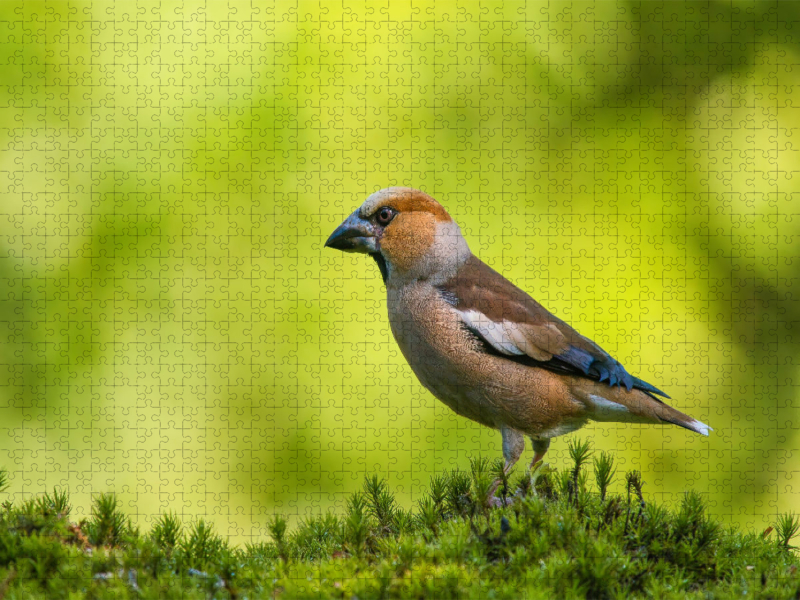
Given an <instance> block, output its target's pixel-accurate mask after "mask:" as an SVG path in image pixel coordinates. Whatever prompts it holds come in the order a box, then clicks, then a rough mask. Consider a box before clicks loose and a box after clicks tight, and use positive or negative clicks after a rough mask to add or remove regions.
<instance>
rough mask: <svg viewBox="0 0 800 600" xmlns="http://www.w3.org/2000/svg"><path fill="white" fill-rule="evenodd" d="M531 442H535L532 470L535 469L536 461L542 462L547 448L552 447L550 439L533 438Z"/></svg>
mask: <svg viewBox="0 0 800 600" xmlns="http://www.w3.org/2000/svg"><path fill="white" fill-rule="evenodd" d="M531 442H532V443H533V460H532V461H531V466H530V470H531V471H533V469H534V467H535V466H536V463H538V462H540V461H541V460H542V459H543V458H544V455H545V453H546V452H547V449H548V448H549V447H550V439H549V438H539V439H536V438H531Z"/></svg>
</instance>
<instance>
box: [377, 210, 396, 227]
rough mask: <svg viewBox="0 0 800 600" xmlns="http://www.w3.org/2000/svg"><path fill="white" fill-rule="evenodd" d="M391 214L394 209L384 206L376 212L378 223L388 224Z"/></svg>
mask: <svg viewBox="0 0 800 600" xmlns="http://www.w3.org/2000/svg"><path fill="white" fill-rule="evenodd" d="M393 216H394V211H393V210H392V209H391V208H389V207H388V206H384V207H383V208H382V209H381V210H380V211H379V212H378V223H380V224H381V225H388V224H389V221H391V220H392V217H393Z"/></svg>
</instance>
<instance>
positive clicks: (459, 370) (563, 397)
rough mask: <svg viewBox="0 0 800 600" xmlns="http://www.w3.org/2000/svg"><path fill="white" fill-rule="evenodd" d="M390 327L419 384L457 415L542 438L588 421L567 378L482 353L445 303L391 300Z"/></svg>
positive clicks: (411, 298) (408, 298) (400, 298)
mask: <svg viewBox="0 0 800 600" xmlns="http://www.w3.org/2000/svg"><path fill="white" fill-rule="evenodd" d="M392 300H394V302H393V301H392ZM422 306H425V307H426V309H427V310H426V311H425V312H422V310H421V309H420V308H417V307H422ZM389 322H390V324H391V328H392V333H393V334H394V337H395V339H396V340H397V343H398V345H399V346H400V350H401V352H402V353H403V356H404V357H405V358H406V360H407V361H408V364H409V365H410V366H411V369H412V370H413V371H414V374H415V375H416V376H417V379H419V381H420V383H422V385H423V386H425V388H427V389H428V390H429V391H430V392H431V393H432V394H433V395H434V396H436V397H437V398H438V399H439V400H441V401H442V402H443V403H444V404H446V405H447V406H448V407H450V408H451V409H452V410H454V411H455V412H456V413H458V414H459V415H461V416H463V417H466V418H468V419H472V420H473V421H477V422H478V423H481V424H483V425H486V426H488V427H493V428H500V427H502V426H507V427H511V428H514V429H517V430H518V431H522V432H524V433H527V434H529V435H542V436H544V437H550V436H549V435H548V434H551V435H559V434H560V428H563V427H564V426H565V422H568V423H572V422H573V421H575V423H574V425H575V427H579V426H580V425H581V424H582V423H583V422H584V421H585V418H584V417H583V415H582V414H581V411H582V409H581V406H580V405H578V404H576V403H574V402H573V401H572V399H571V398H570V397H569V393H568V389H567V387H566V384H565V378H564V377H563V376H559V375H556V374H554V373H550V372H548V371H546V370H544V369H536V368H532V367H524V366H520V365H517V364H516V363H513V362H511V361H508V360H505V359H503V358H498V357H495V356H490V355H488V354H485V353H482V352H479V351H478V350H477V349H476V348H475V346H474V342H473V341H471V338H470V336H469V334H468V333H467V331H466V330H465V329H464V327H463V326H462V324H461V321H460V320H459V319H458V317H457V315H455V314H454V311H452V310H450V307H447V306H445V305H444V303H436V302H432V301H430V300H429V299H427V298H422V299H421V298H420V295H416V296H405V297H399V298H394V299H393V298H392V296H391V294H390V302H389ZM575 427H572V429H574V428H575Z"/></svg>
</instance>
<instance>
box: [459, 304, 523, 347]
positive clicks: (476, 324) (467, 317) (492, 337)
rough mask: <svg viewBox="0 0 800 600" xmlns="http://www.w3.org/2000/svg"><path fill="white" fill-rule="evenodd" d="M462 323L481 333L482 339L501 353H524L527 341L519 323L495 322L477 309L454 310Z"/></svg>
mask: <svg viewBox="0 0 800 600" xmlns="http://www.w3.org/2000/svg"><path fill="white" fill-rule="evenodd" d="M456 312H457V313H458V314H459V315H460V316H461V318H462V319H463V321H464V323H466V324H467V325H468V326H469V327H471V328H472V329H474V330H475V331H477V332H478V333H480V334H481V336H482V337H483V339H485V340H486V341H487V342H489V343H490V344H491V345H492V347H493V348H494V349H495V350H497V351H498V352H502V353H503V354H511V355H516V356H520V355H522V354H526V352H525V350H527V346H528V341H527V340H526V339H525V335H524V334H523V332H522V331H520V330H519V325H517V324H516V323H512V322H511V321H502V322H500V323H497V322H495V321H492V320H491V319H490V318H489V317H487V316H486V315H485V314H483V313H482V312H480V311H477V310H459V311H456Z"/></svg>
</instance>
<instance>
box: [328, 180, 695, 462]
mask: <svg viewBox="0 0 800 600" xmlns="http://www.w3.org/2000/svg"><path fill="white" fill-rule="evenodd" d="M325 246H327V247H330V248H335V249H337V250H343V251H345V252H362V253H366V254H369V255H370V256H372V258H374V259H375V261H376V262H377V263H378V268H379V269H380V272H381V275H382V276H383V281H384V283H385V284H386V293H387V302H388V308H389V323H390V325H391V328H392V333H393V334H394V337H395V339H396V340H397V343H398V345H399V346H400V350H401V351H402V352H403V356H405V358H406V360H407V361H408V364H409V365H410V366H411V369H412V370H413V371H414V373H415V374H416V376H417V378H418V379H419V381H420V383H422V385H423V386H425V387H426V388H427V389H428V390H430V392H431V393H432V394H433V395H434V396H436V397H437V398H438V399H439V400H441V401H442V402H444V403H445V404H446V405H447V406H449V407H450V408H452V409H453V410H454V411H455V412H456V413H458V414H459V415H462V416H464V417H467V418H469V419H472V420H474V421H477V422H478V423H482V424H483V425H486V426H488V427H492V428H494V429H499V430H500V432H501V433H502V436H503V457H504V459H505V469H506V471H509V470H510V469H511V467H513V465H514V464H515V463H516V462H517V460H518V459H519V457H520V455H521V454H522V451H523V449H524V446H525V437H524V436H526V435H527V436H529V437H530V439H531V442H532V443H533V449H534V457H533V461H532V462H531V468H533V467H534V465H535V464H536V463H537V462H538V461H541V460H542V458H543V457H544V454H545V452H546V451H547V448H548V447H549V445H550V439H551V438H554V437H556V436H559V435H564V434H566V433H570V432H572V431H575V430H576V429H579V428H580V427H582V426H583V425H585V424H586V422H587V421H589V420H593V421H615V422H623V423H672V424H674V425H680V426H681V427H685V428H686V429H689V430H690V431H694V432H696V433H700V434H702V435H708V432H709V430H710V428H709V427H708V426H707V425H705V424H703V423H701V422H700V421H698V420H696V419H693V418H692V417H690V416H688V415H685V414H683V413H682V412H680V411H677V410H675V409H674V408H672V407H670V406H668V405H667V404H665V403H664V402H662V401H661V400H660V399H659V398H658V397H657V396H663V397H665V398H669V396H667V395H666V394H665V393H664V392H662V391H661V390H659V389H658V388H656V387H654V386H652V385H650V384H649V383H645V382H644V381H642V380H641V379H638V378H636V377H633V376H632V375H630V374H628V372H627V371H626V370H625V368H624V367H623V366H622V365H621V364H620V363H619V362H617V361H616V360H614V358H612V357H611V356H610V355H609V354H608V353H607V352H606V351H605V350H603V349H602V348H601V347H600V346H598V345H597V344H595V343H594V342H593V341H591V340H590V339H588V338H586V337H584V336H582V335H580V334H579V333H578V332H576V331H575V330H574V329H573V328H572V327H570V326H569V325H567V324H566V323H565V322H564V321H562V320H561V319H559V318H557V317H555V316H553V315H552V314H550V313H549V312H548V311H547V310H546V309H545V308H544V307H542V305H541V304H539V303H538V302H536V300H534V299H533V298H531V297H530V296H529V295H528V294H526V293H525V292H523V291H522V290H520V289H519V288H518V287H516V286H515V285H514V284H513V283H511V282H510V281H508V280H507V279H506V278H505V277H503V276H502V275H500V274H499V273H498V272H496V271H494V270H493V269H491V268H490V267H489V266H487V265H486V264H484V263H483V262H481V260H480V259H479V258H478V257H476V256H475V255H474V254H472V252H470V249H469V247H468V246H467V242H466V240H465V239H464V237H463V236H462V235H461V229H460V228H459V226H458V225H457V224H456V223H455V222H454V221H453V219H451V218H450V215H449V214H448V213H447V211H446V210H445V209H444V208H443V207H442V206H441V205H440V204H439V203H438V202H437V201H436V200H434V199H433V198H431V197H430V196H428V195H427V194H425V193H424V192H421V191H419V190H414V189H411V188H404V187H391V188H387V189H384V190H381V191H379V192H375V193H374V194H372V195H371V196H370V197H369V198H367V200H366V201H365V202H364V204H362V205H361V207H360V208H359V209H358V210H356V211H355V212H354V213H353V214H352V215H350V216H349V217H348V218H347V220H345V221H344V223H342V224H341V225H340V226H339V227H338V228H337V229H336V231H334V232H333V233H332V234H331V236H330V237H329V238H328V241H327V242H325Z"/></svg>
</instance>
